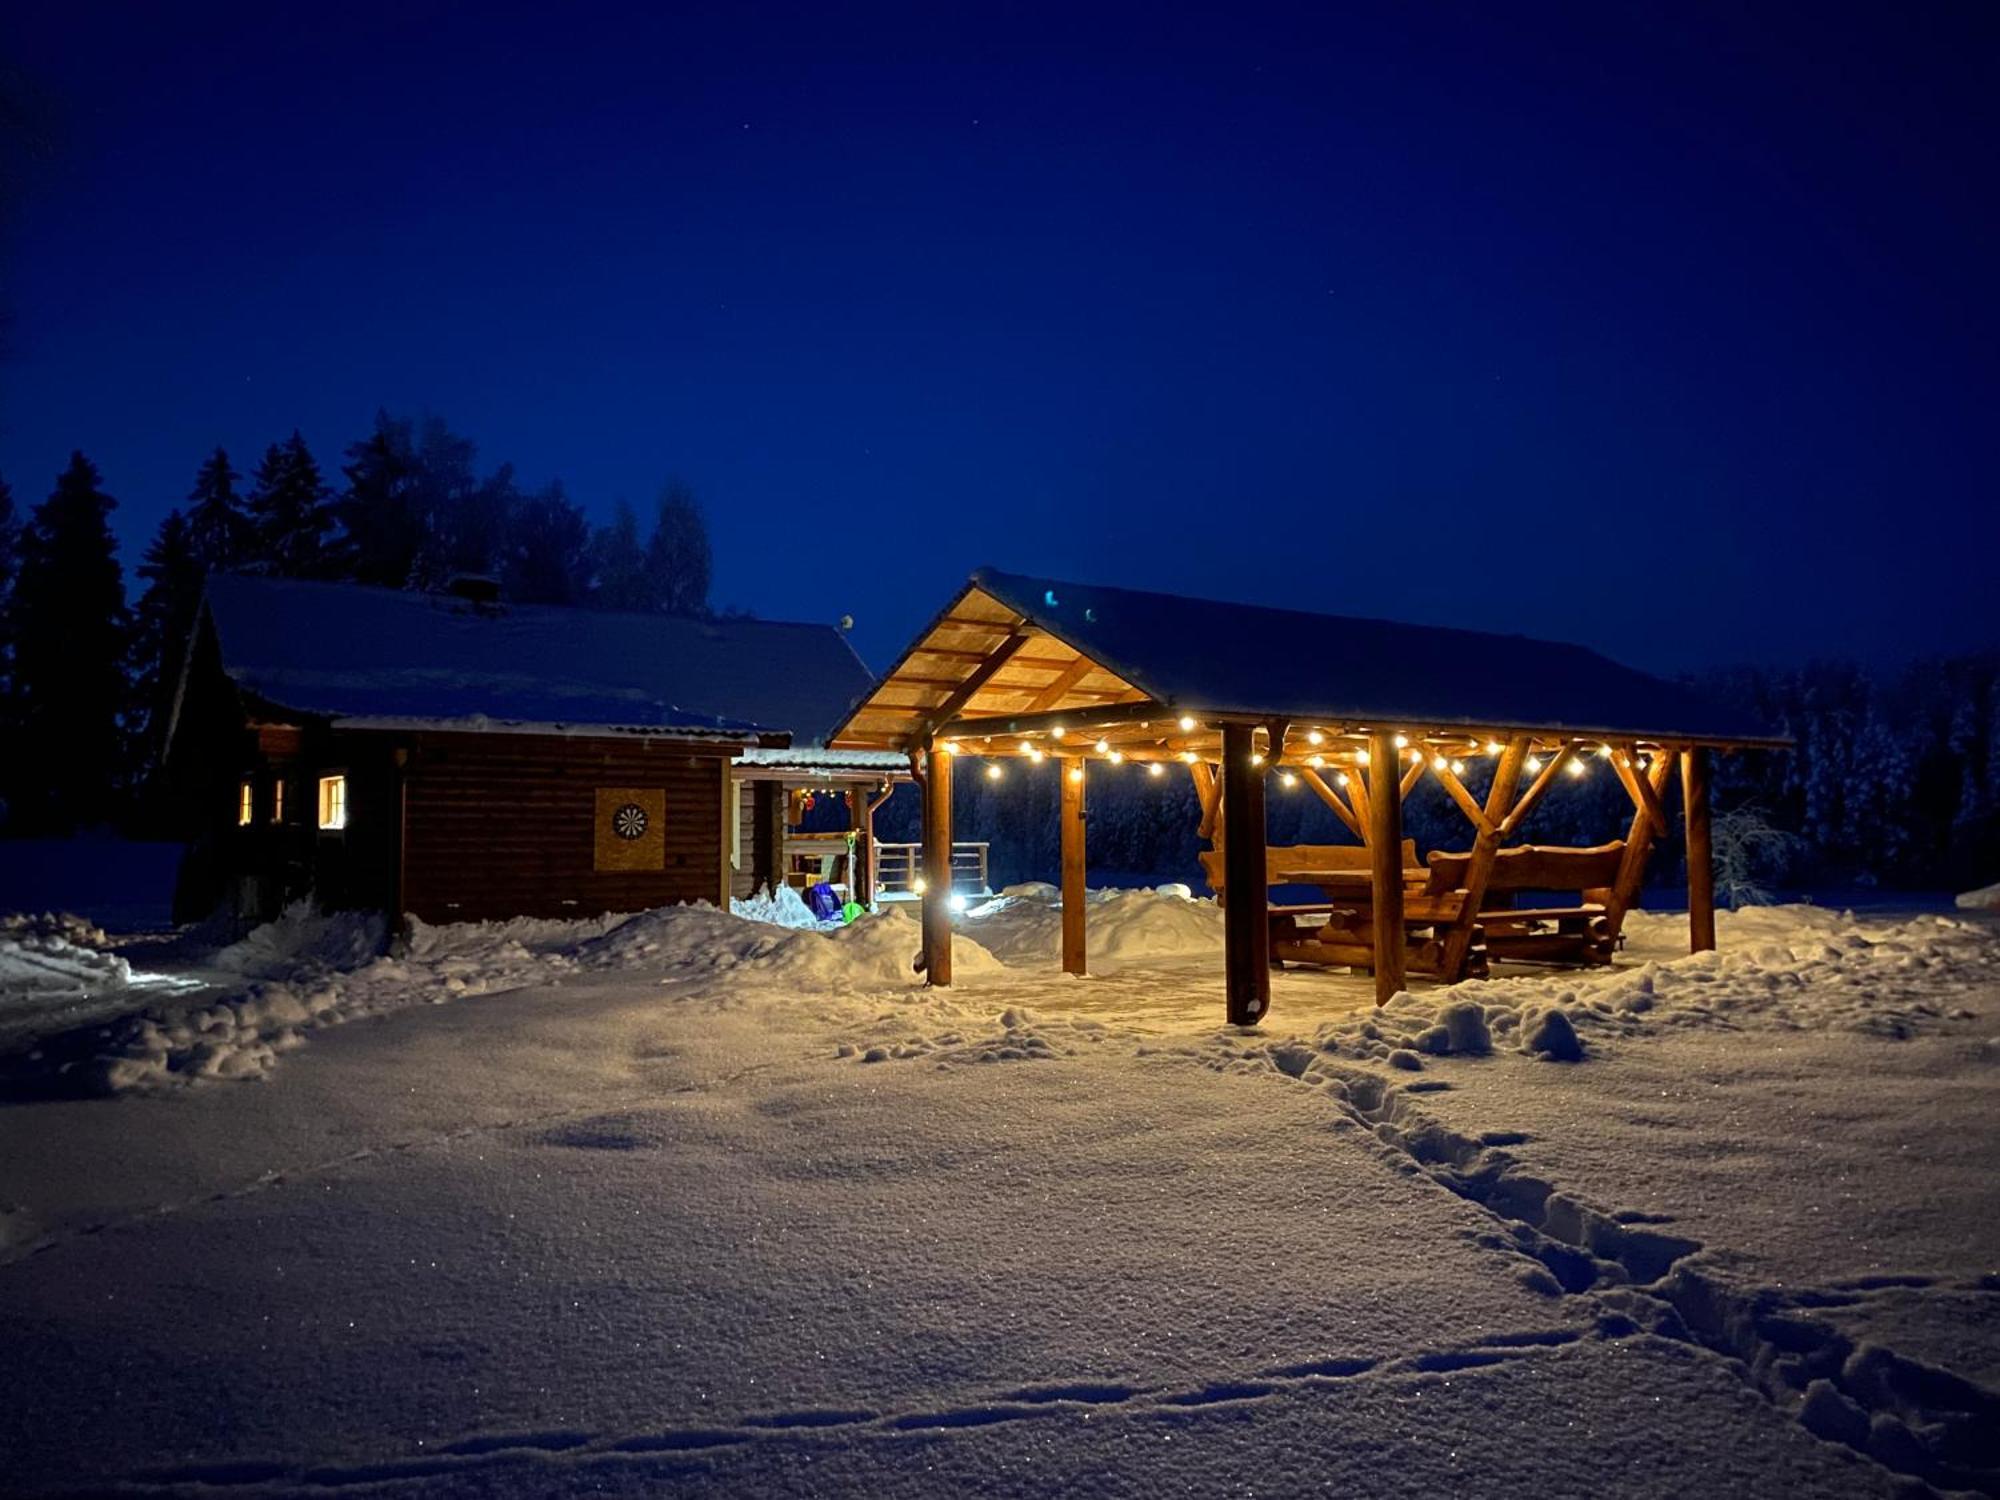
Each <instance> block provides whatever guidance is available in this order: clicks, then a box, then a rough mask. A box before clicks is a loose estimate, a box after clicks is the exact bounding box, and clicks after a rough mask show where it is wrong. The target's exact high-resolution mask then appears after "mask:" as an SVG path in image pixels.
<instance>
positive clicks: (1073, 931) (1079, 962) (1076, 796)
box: [1061, 756, 1089, 974]
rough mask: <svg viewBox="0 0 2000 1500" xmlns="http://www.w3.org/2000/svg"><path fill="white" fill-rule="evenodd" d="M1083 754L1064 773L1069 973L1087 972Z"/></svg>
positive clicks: (1065, 924)
mask: <svg viewBox="0 0 2000 1500" xmlns="http://www.w3.org/2000/svg"><path fill="white" fill-rule="evenodd" d="M1083 765H1084V763H1083V757H1081V756H1078V757H1077V758H1076V759H1075V760H1072V761H1070V762H1069V764H1067V765H1066V766H1064V767H1063V773H1062V809H1061V818H1062V966H1063V972H1064V973H1065V974H1081V973H1083V972H1084V936H1083V919H1084V912H1085V910H1086V903H1087V902H1088V900H1089V898H1088V896H1087V895H1086V893H1085V891H1084V876H1083V823H1084V809H1083V794H1084V790H1085V787H1084V769H1083Z"/></svg>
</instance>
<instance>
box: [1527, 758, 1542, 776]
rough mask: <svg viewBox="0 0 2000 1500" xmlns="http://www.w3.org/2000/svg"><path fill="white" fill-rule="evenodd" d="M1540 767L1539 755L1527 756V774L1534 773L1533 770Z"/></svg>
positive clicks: (1540, 759) (1537, 769)
mask: <svg viewBox="0 0 2000 1500" xmlns="http://www.w3.org/2000/svg"><path fill="white" fill-rule="evenodd" d="M1541 768H1542V758H1541V757H1540V756H1539V755H1531V756H1529V757H1528V774H1529V775H1530V776H1532V775H1534V774H1535V772H1537V771H1539V770H1541Z"/></svg>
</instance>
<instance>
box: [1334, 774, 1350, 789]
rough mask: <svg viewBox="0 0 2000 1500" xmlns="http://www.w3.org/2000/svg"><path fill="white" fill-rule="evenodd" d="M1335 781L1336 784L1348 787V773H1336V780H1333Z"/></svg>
mask: <svg viewBox="0 0 2000 1500" xmlns="http://www.w3.org/2000/svg"><path fill="white" fill-rule="evenodd" d="M1333 779H1334V781H1335V782H1337V783H1338V784H1339V785H1341V786H1346V785H1347V773H1346V772H1345V771H1339V772H1336V773H1335V774H1334V778H1333Z"/></svg>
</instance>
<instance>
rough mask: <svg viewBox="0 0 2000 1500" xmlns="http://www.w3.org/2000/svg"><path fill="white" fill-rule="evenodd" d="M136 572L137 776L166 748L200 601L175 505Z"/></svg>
mask: <svg viewBox="0 0 2000 1500" xmlns="http://www.w3.org/2000/svg"><path fill="white" fill-rule="evenodd" d="M138 573H139V576H140V577H141V578H143V579H145V580H146V591H145V593H143V594H141V595H140V596H139V605H138V608H137V609H136V610H135V611H134V618H133V630H132V673H133V676H132V710H133V711H132V738H133V741H134V744H135V746H136V754H135V755H134V757H133V759H134V761H135V763H136V764H137V765H138V766H139V768H140V771H141V774H142V775H150V774H151V773H152V772H153V770H154V769H156V768H157V767H158V765H159V763H160V754H161V752H162V751H163V750H164V749H165V748H166V747H165V746H164V745H163V744H162V743H161V739H162V736H163V735H164V734H165V733H166V725H167V717H168V711H169V709H170V708H171V706H172V703H173V696H174V690H175V686H176V684H177V683H178V682H179V679H180V672H181V664H182V662H183V660H184V659H185V657H186V653H187V647H188V638H189V637H190V636H191V635H192V634H193V633H194V621H195V611H196V610H197V609H198V608H199V607H200V605H201V588H202V577H203V568H202V565H201V559H200V558H199V557H198V556H197V555H196V552H195V547H194V541H193V532H192V528H191V527H190V526H189V524H188V519H187V517H185V516H183V515H182V514H181V513H180V512H179V511H177V510H175V511H169V512H168V513H167V518H166V519H165V520H164V521H162V522H160V529H159V530H158V531H157V532H155V533H154V534H153V541H152V545H151V546H149V547H147V548H146V556H145V560H144V561H143V562H141V563H140V564H139V568H138Z"/></svg>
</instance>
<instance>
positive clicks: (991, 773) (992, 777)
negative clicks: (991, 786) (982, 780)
mask: <svg viewBox="0 0 2000 1500" xmlns="http://www.w3.org/2000/svg"><path fill="white" fill-rule="evenodd" d="M1006 774H1007V773H1006V772H1005V771H1003V770H1001V769H1000V763H999V762H998V761H989V762H987V765H986V779H987V780H988V781H998V780H999V779H1000V778H1001V777H1002V776H1004V775H1006Z"/></svg>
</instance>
